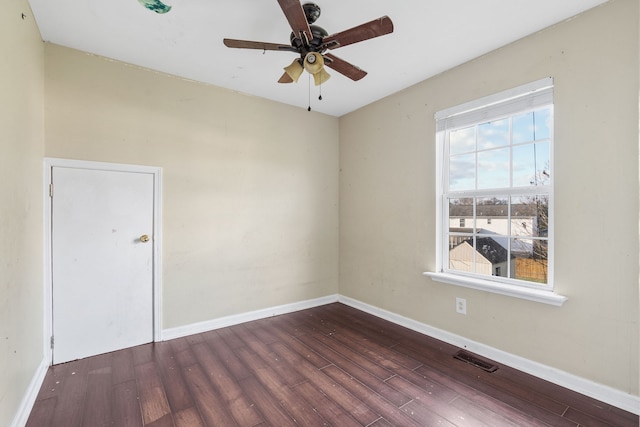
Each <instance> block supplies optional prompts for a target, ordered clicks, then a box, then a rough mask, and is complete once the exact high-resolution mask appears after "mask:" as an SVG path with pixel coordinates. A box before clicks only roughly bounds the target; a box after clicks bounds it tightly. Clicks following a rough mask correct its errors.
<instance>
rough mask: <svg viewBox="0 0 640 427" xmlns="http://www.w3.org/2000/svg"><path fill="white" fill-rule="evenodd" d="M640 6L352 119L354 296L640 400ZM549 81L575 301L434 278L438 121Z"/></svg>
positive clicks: (347, 240)
mask: <svg viewBox="0 0 640 427" xmlns="http://www.w3.org/2000/svg"><path fill="white" fill-rule="evenodd" d="M638 8H639V6H638V2H637V0H616V1H613V2H611V3H609V4H607V5H605V6H603V7H599V8H596V9H594V10H591V11H589V12H587V13H585V14H583V15H581V16H579V17H577V18H575V19H572V20H569V21H566V22H563V23H561V24H559V25H557V26H554V27H552V28H550V29H547V30H545V31H542V32H540V33H538V34H535V35H533V36H530V37H527V38H525V39H523V40H520V41H518V42H517V43H514V44H512V45H509V46H506V47H504V48H502V49H499V50H497V51H494V52H492V53H490V54H487V55H485V56H483V57H481V58H478V59H476V60H474V61H471V62H469V63H466V64H464V65H462V66H460V67H457V68H455V69H452V70H450V71H447V72H445V73H443V74H441V75H439V76H436V77H434V78H431V79H429V80H427V81H424V82H422V83H420V84H417V85H415V86H414V87H412V88H410V89H407V90H405V91H402V92H400V93H397V94H394V95H392V96H390V97H388V98H387V99H384V100H382V101H380V102H377V103H375V104H372V105H370V106H367V107H365V108H363V109H361V110H359V111H356V112H354V113H351V114H349V115H347V116H345V117H343V118H342V119H341V120H340V168H341V174H340V229H341V233H340V293H341V294H343V295H346V296H349V297H352V298H355V299H358V300H361V301H364V302H366V303H368V304H371V305H374V306H377V307H381V308H383V309H386V310H389V311H391V312H395V313H398V314H401V315H404V316H406V317H409V318H412V319H415V320H417V321H420V322H423V323H426V324H428V325H431V326H434V327H437V328H440V329H443V330H445V331H448V332H450V333H453V334H457V335H460V336H463V337H466V338H468V339H470V340H473V341H476V342H480V343H483V344H486V345H488V346H492V347H494V348H497V349H501V350H504V351H506V352H508V353H512V354H515V355H519V356H521V357H524V358H526V359H530V360H532V361H536V362H540V363H542V364H545V365H548V366H551V367H555V368H557V369H560V370H563V371H565V372H569V373H572V374H574V375H577V376H579V377H583V378H586V379H590V380H592V381H595V382H597V383H600V384H603V385H607V386H610V387H613V388H615V389H618V390H621V391H623V392H626V393H630V394H632V395H636V396H637V395H638V393H639V390H638V377H639V373H638V365H639V361H638V348H639V343H638V338H639V329H638V319H639V310H638V305H639V296H638V274H639V271H638V270H639V269H638V257H639V253H638V191H639V188H638V142H639V138H638V99H639V98H638V89H639V65H638V62H639V54H638V52H639V46H638V44H639V32H638V31H639V25H638V18H639V16H640V13H639V11H638ZM424 60H425V61H428V60H429V58H424ZM546 76H553V77H554V79H555V118H556V122H555V125H556V126H555V137H556V138H555V151H554V156H555V203H556V210H555V214H556V216H555V238H556V246H555V249H556V252H555V283H556V289H557V291H558V292H559V293H561V294H564V295H567V296H568V297H569V300H568V302H567V303H565V305H564V306H563V307H553V306H548V305H544V304H540V303H535V302H529V301H524V300H520V299H514V298H510V297H505V296H500V295H495V294H490V293H485V292H481V291H474V290H470V289H466V288H461V287H456V286H453V285H445V284H440V283H436V282H432V281H431V280H430V279H429V278H427V277H423V275H422V272H423V271H433V270H434V269H435V257H436V256H435V230H436V224H435V181H434V180H435V165H436V159H435V153H436V150H435V146H434V144H435V138H434V134H435V128H434V118H433V115H434V113H435V112H436V111H438V110H440V109H443V108H447V107H451V106H454V105H457V104H460V103H463V102H466V101H470V100H473V99H476V98H479V97H482V96H485V95H489V94H492V93H495V92H499V91H502V90H505V89H508V88H511V87H515V86H518V85H521V84H524V83H528V82H531V81H535V80H538V79H541V78H544V77H546ZM621 219H625V221H623V222H621V221H620V220H621ZM621 224H622V226H621ZM455 297H463V298H466V299H467V315H466V316H463V315H459V314H456V312H455Z"/></svg>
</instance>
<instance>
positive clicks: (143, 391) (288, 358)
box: [27, 303, 638, 427]
mask: <svg viewBox="0 0 640 427" xmlns="http://www.w3.org/2000/svg"><path fill="white" fill-rule="evenodd" d="M458 350H459V349H458V348H455V347H453V346H451V345H448V344H445V343H443V342H440V341H438V340H435V339H432V338H429V337H425V336H423V335H421V334H418V333H416V332H413V331H410V330H408V329H405V328H403V327H400V326H398V325H395V324H392V323H389V322H387V321H385V320H382V319H379V318H376V317H374V316H371V315H369V314H366V313H363V312H360V311H358V310H355V309H353V308H351V307H348V306H345V305H343V304H339V303H336V304H329V305H325V306H322V307H317V308H313V309H309V310H304V311H299V312H296V313H292V314H287V315H282V316H276V317H271V318H268V319H263V320H258V321H254V322H249V323H245V324H242V325H237V326H232V327H228V328H223V329H218V330H215V331H211V332H207V333H202V334H197V335H193V336H189V337H185V338H179V339H175V340H171V341H166V342H161V343H154V344H147V345H142V346H138V347H134V348H130V349H125V350H121V351H116V352H113V353H108V354H103V355H99V356H95V357H90V358H87V359H81V360H77V361H74V362H69V363H65V364H62V365H56V366H53V367H51V368H50V369H49V371H48V373H47V375H46V378H45V380H44V383H43V385H42V389H41V390H40V393H39V395H38V398H37V400H36V403H35V405H34V407H33V410H32V413H31V416H30V418H29V420H28V424H27V426H28V427H48V426H49V427H76V426H78V427H81V426H86V427H100V426H117V427H129V426H136V427H143V426H144V427H205V426H223V427H226V426H247V427H248V426H277V427H284V426H305V427H306V426H340V427H343V426H345V427H349V426H372V427H387V426H402V427H405V426H473V427H478V426H493V427H496V426H574V427H575V426H621V427H624V426H634V427H637V426H638V416H637V415H634V414H631V413H628V412H625V411H623V410H620V409H618V408H615V407H612V406H610V405H607V404H605V403H602V402H598V401H595V400H593V399H590V398H588V397H585V396H582V395H580V394H578V393H575V392H572V391H569V390H566V389H563V388H561V387H558V386H556V385H553V384H551V383H548V382H546V381H543V380H540V379H538V378H535V377H532V376H530V375H527V374H524V373H522V372H519V371H516V370H514V369H511V368H509V367H506V366H499V369H498V370H497V371H495V372H493V373H488V372H485V371H483V370H481V369H479V368H478V367H476V366H473V365H471V364H468V363H465V362H463V361H460V360H457V359H455V358H454V357H453V355H454V354H455V353H456V352H457V351H458ZM488 362H491V361H488Z"/></svg>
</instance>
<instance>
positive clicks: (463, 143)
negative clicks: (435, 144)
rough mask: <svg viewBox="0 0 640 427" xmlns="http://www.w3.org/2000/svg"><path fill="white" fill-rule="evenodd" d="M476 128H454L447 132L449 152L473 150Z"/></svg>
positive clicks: (452, 153)
mask: <svg viewBox="0 0 640 427" xmlns="http://www.w3.org/2000/svg"><path fill="white" fill-rule="evenodd" d="M475 149H476V128H475V126H472V127H469V128H464V129H458V130H454V131H452V132H450V133H449V154H450V155H454V154H461V153H469V152H471V151H475Z"/></svg>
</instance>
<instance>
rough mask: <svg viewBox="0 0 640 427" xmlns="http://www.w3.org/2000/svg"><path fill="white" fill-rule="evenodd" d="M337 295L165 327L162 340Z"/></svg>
mask: <svg viewBox="0 0 640 427" xmlns="http://www.w3.org/2000/svg"><path fill="white" fill-rule="evenodd" d="M338 297H339V295H338V294H334V295H329V296H326V297H321V298H316V299H311V300H306V301H300V302H295V303H291V304H284V305H279V306H276V307H270V308H264V309H261V310H255V311H250V312H247V313H241V314H234V315H232V316H225V317H220V318H218V319H212V320H207V321H204V322H198V323H192V324H190V325H184V326H178V327H177V328H170V329H165V330H163V331H162V340H163V341H166V340H170V339H174V338H180V337H186V336H188V335H193V334H199V333H202V332H207V331H212V330H214V329H220V328H225V327H227V326H233V325H238V324H240V323H244V322H250V321H252V320H259V319H265V318H267V317H272V316H277V315H280V314H287V313H293V312H294V311H300V310H305V309H307V308H313V307H319V306H321V305H325V304H331V303H332V302H337V301H338Z"/></svg>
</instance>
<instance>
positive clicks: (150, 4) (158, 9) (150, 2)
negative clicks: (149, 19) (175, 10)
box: [138, 0, 171, 13]
mask: <svg viewBox="0 0 640 427" xmlns="http://www.w3.org/2000/svg"><path fill="white" fill-rule="evenodd" d="M138 2H140V4H141V5H143V6H144V7H146V8H147V9H149V10H152V11H154V12H155V13H167V12H169V11H170V10H171V6H169V5H167V4H164V3H162V2H161V1H160V0H138Z"/></svg>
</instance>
